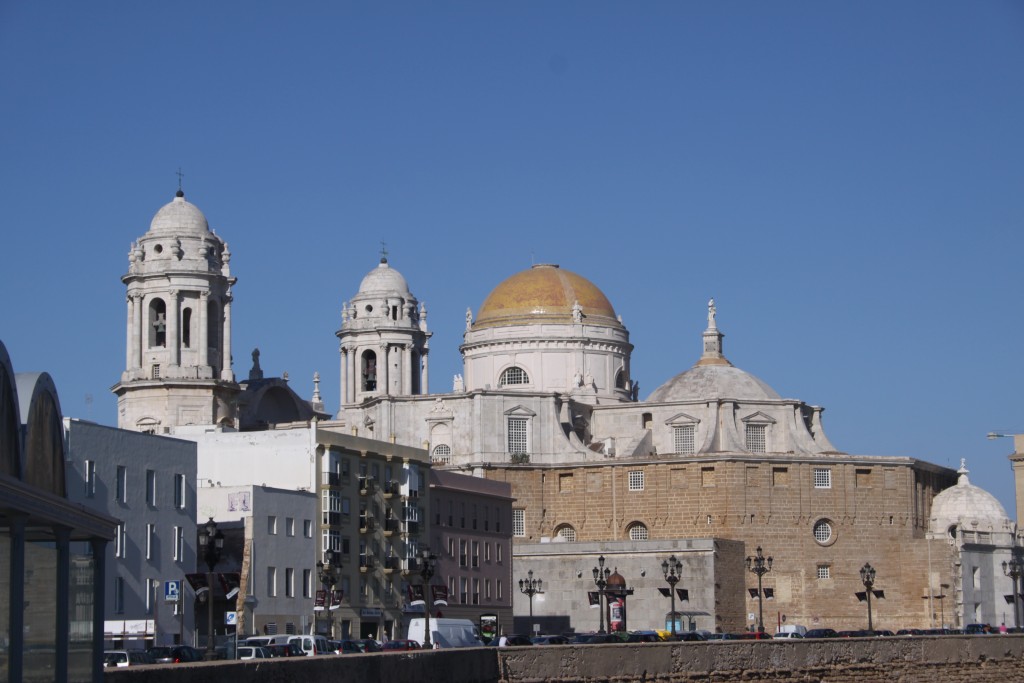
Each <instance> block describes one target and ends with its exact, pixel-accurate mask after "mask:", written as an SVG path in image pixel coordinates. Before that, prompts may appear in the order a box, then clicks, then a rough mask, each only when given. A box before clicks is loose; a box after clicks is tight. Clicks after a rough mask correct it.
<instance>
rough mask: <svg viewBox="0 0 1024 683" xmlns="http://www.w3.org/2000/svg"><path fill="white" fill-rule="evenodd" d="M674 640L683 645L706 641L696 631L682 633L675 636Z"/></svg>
mask: <svg viewBox="0 0 1024 683" xmlns="http://www.w3.org/2000/svg"><path fill="white" fill-rule="evenodd" d="M670 639H671V638H670ZM675 640H678V641H680V642H683V643H695V642H698V641H704V640H707V638H705V637H704V636H702V635H701V634H700V633H697V632H696V631H683V632H682V633H677V634H676V636H675Z"/></svg>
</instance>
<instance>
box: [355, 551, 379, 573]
mask: <svg viewBox="0 0 1024 683" xmlns="http://www.w3.org/2000/svg"><path fill="white" fill-rule="evenodd" d="M374 563H375V560H374V557H373V555H360V556H359V571H361V572H363V573H364V574H365V573H366V572H368V571H371V570H372V569H373V567H374Z"/></svg>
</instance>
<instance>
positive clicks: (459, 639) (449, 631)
mask: <svg viewBox="0 0 1024 683" xmlns="http://www.w3.org/2000/svg"><path fill="white" fill-rule="evenodd" d="M425 621H426V620H425V619H423V618H422V617H419V618H416V619H410V620H409V635H408V636H406V637H407V638H408V639H409V640H415V641H416V642H417V643H420V644H425V643H426V638H425V637H424V636H425V634H424V631H425V629H424V626H425V623H424V622H425ZM430 643H431V644H432V645H435V646H436V647H476V646H478V645H482V644H483V643H482V642H481V641H480V633H479V632H478V631H477V628H476V624H474V623H473V622H472V621H470V620H469V619H444V618H442V619H431V620H430Z"/></svg>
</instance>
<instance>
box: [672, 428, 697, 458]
mask: <svg viewBox="0 0 1024 683" xmlns="http://www.w3.org/2000/svg"><path fill="white" fill-rule="evenodd" d="M695 432H696V430H695V429H694V426H693V425H680V426H678V427H674V428H673V429H672V436H673V441H674V442H675V447H676V453H683V454H692V453H696V452H697V451H696V439H695V436H696V434H695Z"/></svg>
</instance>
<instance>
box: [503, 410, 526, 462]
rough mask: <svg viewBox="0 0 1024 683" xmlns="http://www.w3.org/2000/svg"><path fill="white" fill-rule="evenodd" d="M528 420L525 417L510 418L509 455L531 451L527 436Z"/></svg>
mask: <svg viewBox="0 0 1024 683" xmlns="http://www.w3.org/2000/svg"><path fill="white" fill-rule="evenodd" d="M527 422H528V420H527V419H526V418H525V417H510V418H508V452H509V455H522V454H524V453H529V452H530V451H529V443H528V442H527V438H526V425H527Z"/></svg>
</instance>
